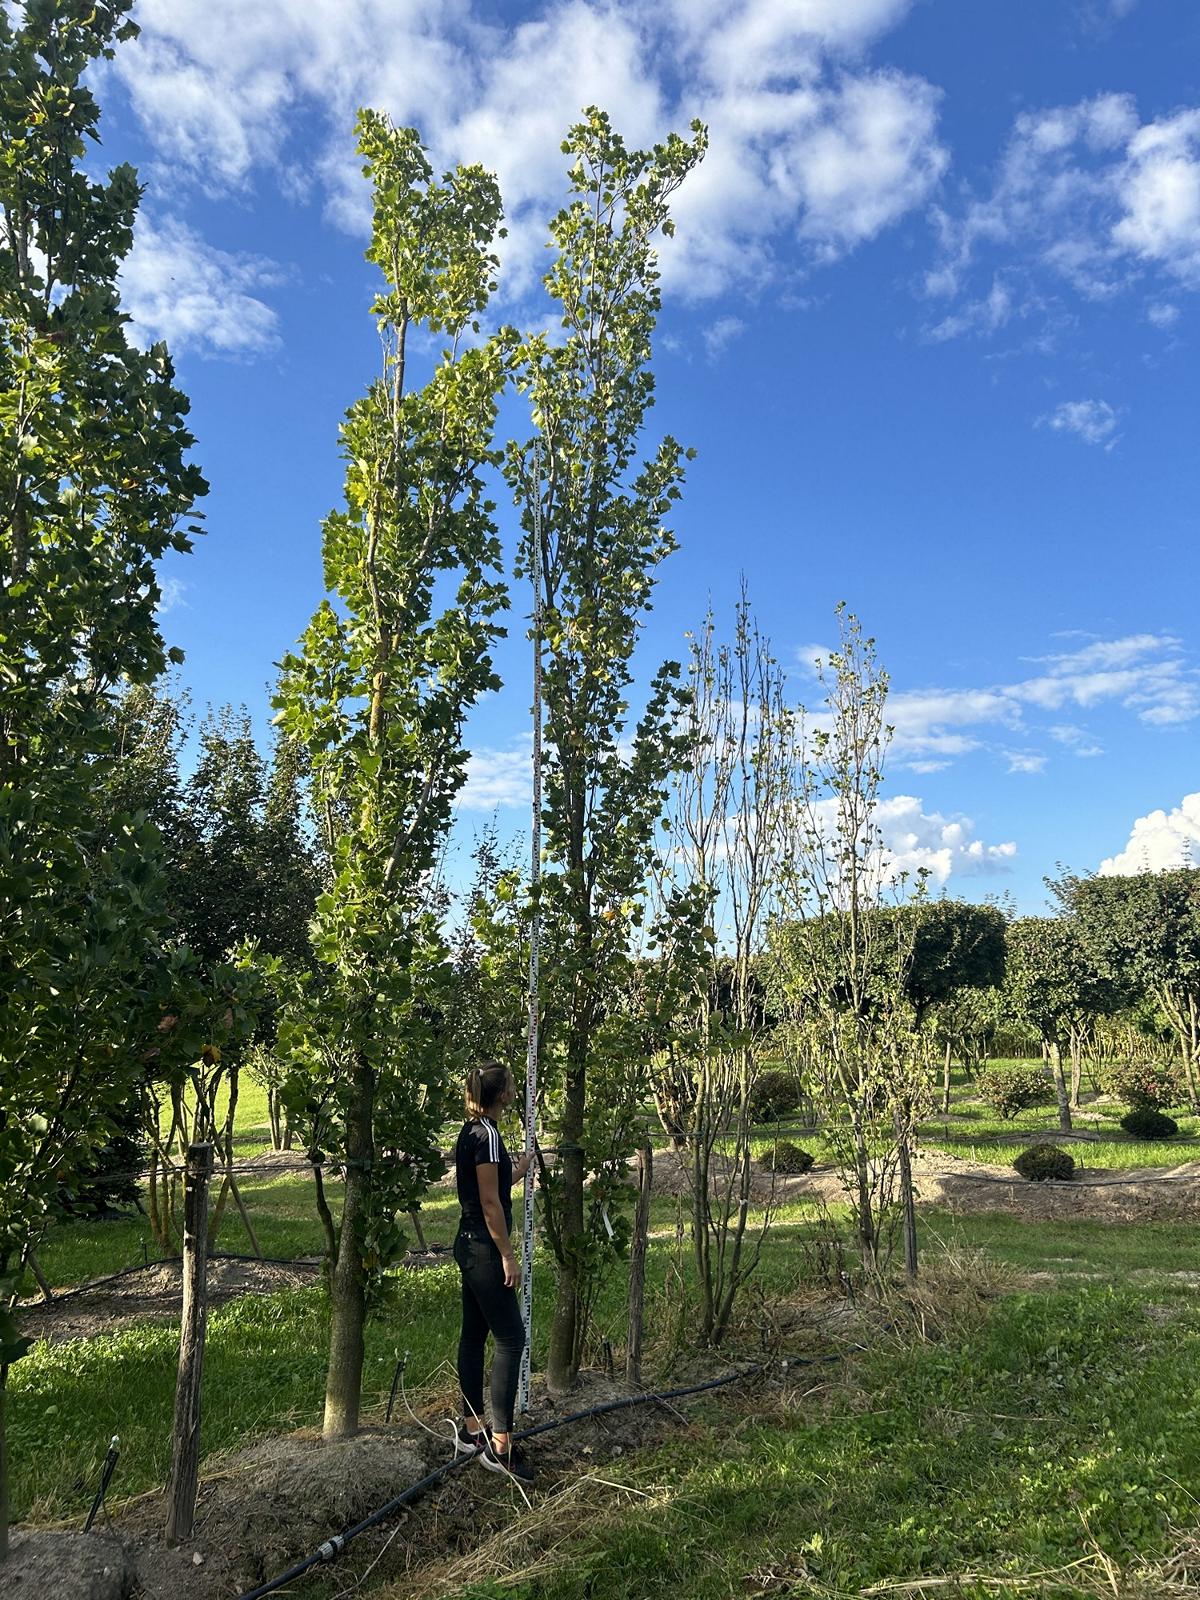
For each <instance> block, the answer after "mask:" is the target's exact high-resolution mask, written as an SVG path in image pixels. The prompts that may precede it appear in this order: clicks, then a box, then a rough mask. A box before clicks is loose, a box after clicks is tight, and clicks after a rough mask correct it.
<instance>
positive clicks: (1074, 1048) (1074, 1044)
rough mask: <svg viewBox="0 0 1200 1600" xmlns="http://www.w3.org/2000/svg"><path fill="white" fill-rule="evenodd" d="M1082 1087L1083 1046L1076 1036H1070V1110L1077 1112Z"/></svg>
mask: <svg viewBox="0 0 1200 1600" xmlns="http://www.w3.org/2000/svg"><path fill="white" fill-rule="evenodd" d="M1082 1087H1083V1046H1082V1044H1081V1043H1080V1040H1079V1037H1078V1035H1077V1034H1074V1033H1073V1034H1072V1035H1071V1110H1072V1111H1078V1110H1079V1091H1080V1089H1081V1088H1082Z"/></svg>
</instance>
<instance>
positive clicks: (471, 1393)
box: [454, 1062, 534, 1483]
mask: <svg viewBox="0 0 1200 1600" xmlns="http://www.w3.org/2000/svg"><path fill="white" fill-rule="evenodd" d="M515 1095H516V1085H515V1083H514V1082H513V1076H512V1073H511V1072H510V1071H509V1070H508V1068H507V1067H502V1066H499V1065H498V1064H496V1063H494V1062H489V1063H487V1064H486V1065H484V1066H481V1067H472V1069H471V1072H470V1074H469V1076H468V1078H467V1097H466V1098H467V1117H468V1121H466V1122H465V1123H464V1124H463V1129H462V1132H461V1133H460V1134H459V1136H458V1143H457V1145H456V1146H455V1151H454V1165H455V1176H456V1179H457V1183H458V1204H459V1208H460V1210H461V1213H462V1215H461V1218H460V1220H459V1225H458V1237H457V1238H456V1239H455V1241H454V1259H455V1261H457V1263H458V1267H459V1271H460V1272H461V1274H462V1334H461V1336H460V1338H459V1341H458V1382H459V1387H460V1388H461V1389H462V1400H463V1420H462V1422H460V1423H459V1426H458V1448H459V1449H460V1450H465V1451H468V1452H470V1453H471V1454H474V1455H478V1457H479V1459H480V1461H481V1462H482V1464H483V1465H484V1466H485V1467H487V1468H488V1470H489V1471H490V1472H504V1473H508V1474H509V1476H510V1477H513V1478H516V1479H517V1480H518V1481H519V1482H521V1483H532V1482H533V1478H534V1474H533V1470H532V1468H531V1467H530V1466H529V1464H528V1462H527V1461H525V1459H524V1457H523V1456H522V1454H521V1452H520V1451H519V1450H518V1449H516V1447H515V1446H514V1445H513V1442H512V1425H513V1408H514V1406H515V1405H516V1399H517V1382H518V1379H519V1377H520V1372H521V1352H522V1351H523V1350H524V1348H525V1325H524V1323H523V1321H522V1319H521V1308H520V1306H519V1305H518V1304H517V1290H518V1289H519V1288H520V1286H521V1266H520V1263H519V1262H518V1261H517V1258H516V1256H515V1255H514V1253H513V1247H512V1188H513V1185H514V1184H515V1183H520V1182H521V1180H522V1179H523V1178H524V1176H525V1173H526V1170H527V1169H528V1166H529V1157H528V1156H522V1157H521V1159H520V1160H519V1161H517V1162H516V1163H515V1164H514V1162H513V1161H512V1159H511V1158H510V1156H509V1154H508V1151H507V1150H506V1149H505V1147H504V1140H503V1139H502V1138H501V1136H500V1130H499V1128H497V1126H496V1118H497V1117H498V1116H499V1115H500V1114H501V1112H503V1111H504V1109H505V1107H506V1106H509V1105H511V1104H512V1102H513V1099H514V1097H515ZM489 1333H490V1334H491V1335H492V1338H493V1340H494V1342H495V1347H496V1348H495V1354H494V1356H493V1358H492V1382H491V1399H492V1426H491V1429H490V1431H489V1430H488V1428H487V1427H486V1426H485V1424H484V1421H483V1351H484V1345H485V1344H486V1343H487V1336H488V1334H489Z"/></svg>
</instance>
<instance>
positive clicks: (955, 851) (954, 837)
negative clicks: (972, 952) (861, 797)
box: [876, 794, 1017, 884]
mask: <svg viewBox="0 0 1200 1600" xmlns="http://www.w3.org/2000/svg"><path fill="white" fill-rule="evenodd" d="M876 820H877V823H878V827H879V832H880V835H881V837H882V840H883V848H884V852H885V855H886V858H887V864H888V870H889V872H890V873H892V874H896V873H900V872H906V873H908V874H909V876H910V877H911V876H913V875H914V874H916V873H917V872H919V871H925V872H928V873H929V874H930V876H931V878H932V880H933V882H934V883H937V884H944V883H945V882H946V881H947V879H949V878H950V877H960V878H968V877H979V876H982V875H985V874H989V873H998V872H1007V871H1009V870H1010V868H1011V866H1012V863H1013V860H1014V859H1015V857H1016V854H1017V847H1016V845H1015V844H1014V843H1013V842H1012V841H1011V840H1009V841H1006V842H1005V843H1003V844H985V843H984V842H983V840H982V839H976V838H975V837H974V833H975V825H974V823H973V822H972V821H971V819H970V818H969V817H961V816H959V817H946V816H943V815H942V813H941V812H940V811H925V810H924V809H923V807H922V803H921V801H920V800H918V799H917V798H916V797H915V796H913V795H907V794H900V795H893V796H892V797H891V798H889V799H886V800H883V801H881V803H880V806H879V811H878V815H877V819H876Z"/></svg>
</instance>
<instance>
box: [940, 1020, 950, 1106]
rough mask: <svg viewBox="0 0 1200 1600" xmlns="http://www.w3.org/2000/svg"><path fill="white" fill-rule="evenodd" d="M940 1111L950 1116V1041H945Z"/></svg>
mask: <svg viewBox="0 0 1200 1600" xmlns="http://www.w3.org/2000/svg"><path fill="white" fill-rule="evenodd" d="M942 1111H943V1113H944V1114H945V1115H946V1116H949V1115H950V1041H949V1039H947V1040H946V1054H945V1057H944V1059H943V1061H942Z"/></svg>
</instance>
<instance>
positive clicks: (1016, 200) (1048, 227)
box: [926, 94, 1200, 338]
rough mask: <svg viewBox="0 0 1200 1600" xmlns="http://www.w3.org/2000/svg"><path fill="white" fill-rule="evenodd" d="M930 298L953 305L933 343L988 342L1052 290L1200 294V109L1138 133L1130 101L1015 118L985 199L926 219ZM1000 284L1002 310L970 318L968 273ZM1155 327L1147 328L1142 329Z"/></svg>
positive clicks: (1089, 295) (974, 299) (973, 296)
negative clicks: (931, 251)
mask: <svg viewBox="0 0 1200 1600" xmlns="http://www.w3.org/2000/svg"><path fill="white" fill-rule="evenodd" d="M936 222H937V226H938V231H939V235H940V244H941V248H940V254H939V259H938V261H937V264H936V266H935V267H934V268H933V270H932V271H931V272H930V273H929V274H928V275H927V277H926V289H927V290H928V292H929V293H930V294H931V295H933V296H935V297H951V298H959V297H961V298H962V299H963V301H964V309H961V310H955V311H952V312H950V313H948V314H947V315H945V316H943V317H941V318H940V319H939V320H938V322H937V323H936V324H935V325H934V327H933V328H932V330H931V331H932V332H933V333H935V334H936V335H937V336H939V337H943V338H944V337H950V336H951V335H953V334H956V333H965V332H968V331H982V332H992V331H994V330H995V328H996V327H998V326H1002V325H1003V323H1004V322H1005V321H1007V320H1008V317H1009V316H1010V315H1012V314H1015V312H1016V311H1017V310H1019V309H1023V308H1027V307H1028V306H1029V304H1030V303H1031V302H1035V303H1036V302H1037V301H1038V300H1040V299H1043V298H1044V296H1045V293H1046V292H1047V290H1048V289H1049V288H1050V287H1052V286H1053V285H1055V283H1057V285H1058V286H1059V287H1061V286H1063V285H1064V284H1065V285H1068V286H1070V288H1072V289H1073V290H1074V291H1075V292H1076V293H1078V294H1079V295H1081V296H1082V297H1083V298H1085V299H1088V300H1106V299H1110V298H1112V297H1113V296H1115V295H1118V294H1120V293H1121V292H1122V291H1123V290H1125V289H1127V288H1128V287H1130V286H1131V285H1133V284H1135V283H1137V282H1138V281H1140V280H1147V279H1148V280H1150V282H1151V283H1158V284H1162V285H1166V286H1169V287H1170V288H1172V289H1181V288H1182V289H1197V288H1200V108H1194V107H1193V108H1185V109H1184V110H1181V111H1178V112H1175V113H1173V114H1171V115H1168V116H1163V117H1159V118H1157V119H1155V120H1152V121H1149V122H1145V123H1143V122H1142V121H1141V120H1140V117H1139V113H1138V109H1137V105H1136V102H1135V100H1134V98H1133V96H1132V95H1128V94H1102V95H1098V96H1096V97H1095V98H1094V99H1091V100H1083V101H1080V102H1078V103H1077V104H1075V105H1069V106H1057V107H1053V108H1051V109H1049V110H1043V111H1027V112H1023V113H1021V115H1020V116H1018V117H1017V119H1016V122H1015V124H1014V126H1013V132H1012V135H1011V138H1010V139H1009V142H1008V145H1007V147H1006V149H1005V151H1004V154H1003V156H1002V157H1001V159H1000V162H999V163H998V167H997V170H996V174H995V179H994V182H993V185H992V188H991V192H990V193H989V194H987V195H985V196H984V197H983V198H973V199H969V200H967V201H966V202H965V204H963V205H962V206H961V207H959V208H957V209H955V210H953V211H951V210H945V209H943V210H940V211H938V212H937V213H936ZM1002 263H1007V265H1006V266H1005V267H1004V270H1005V272H1006V274H1007V276H1008V277H1009V278H1012V277H1013V276H1016V277H1017V278H1019V280H1020V283H1021V288H1020V291H1019V292H1014V290H1013V287H1012V285H1011V284H1010V285H1009V301H1008V305H1007V306H1003V305H1001V306H997V307H995V308H994V309H993V313H992V315H991V316H990V317H989V316H987V315H984V314H981V312H980V311H979V309H978V308H979V305H980V294H979V290H978V288H977V287H976V285H975V281H974V280H975V278H976V276H977V274H979V273H982V274H983V275H985V277H986V280H988V281H993V282H994V281H995V276H996V274H997V272H998V271H999V270H1001V264H1002ZM1152 320H1153V318H1152Z"/></svg>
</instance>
